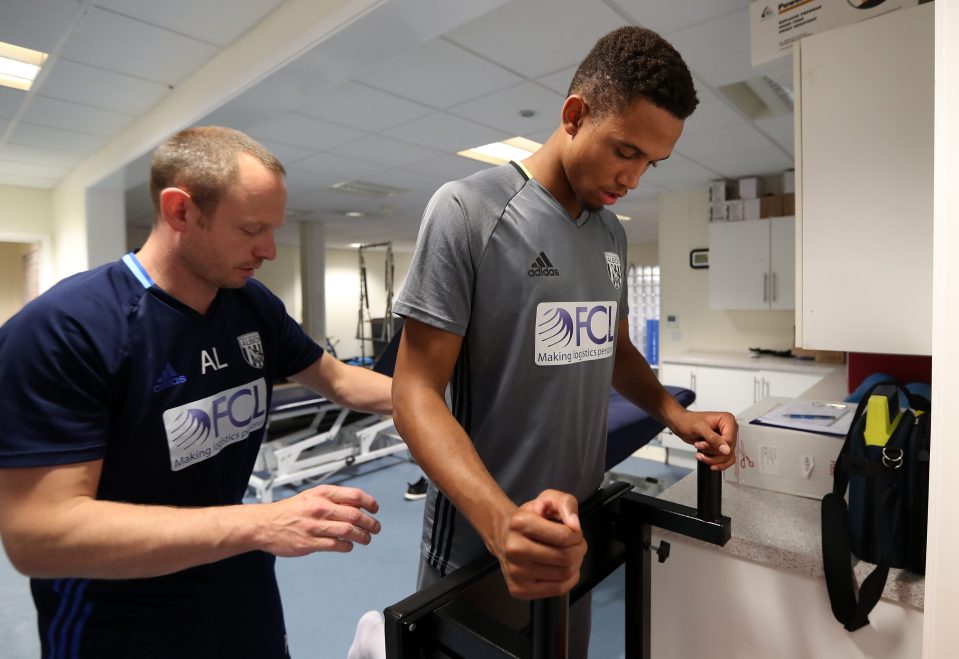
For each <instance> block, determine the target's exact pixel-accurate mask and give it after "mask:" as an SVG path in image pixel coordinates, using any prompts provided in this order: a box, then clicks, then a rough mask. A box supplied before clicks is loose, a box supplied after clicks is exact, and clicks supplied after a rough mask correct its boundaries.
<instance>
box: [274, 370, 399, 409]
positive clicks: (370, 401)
mask: <svg viewBox="0 0 959 659" xmlns="http://www.w3.org/2000/svg"><path fill="white" fill-rule="evenodd" d="M291 379H292V380H293V381H294V382H297V383H299V384H302V385H303V386H305V387H309V388H310V389H313V390H314V391H317V392H319V393H321V394H323V395H324V396H325V397H326V398H328V399H329V400H331V401H333V402H334V403H336V404H337V405H341V406H343V407H347V408H349V409H351V410H357V411H360V412H370V413H372V414H392V413H393V402H392V399H391V394H390V388H391V385H392V382H391V380H390V378H388V377H386V376H385V375H381V374H380V373H376V372H375V371H371V370H369V369H367V368H361V367H359V366H349V365H347V364H344V363H343V362H341V361H338V360H337V359H335V358H334V357H330V356H329V355H323V357H322V358H320V359H318V360H317V361H316V362H315V363H314V364H312V365H311V366H309V367H308V368H306V369H304V370H303V371H300V372H299V373H297V374H296V375H294V376H292V378H291Z"/></svg>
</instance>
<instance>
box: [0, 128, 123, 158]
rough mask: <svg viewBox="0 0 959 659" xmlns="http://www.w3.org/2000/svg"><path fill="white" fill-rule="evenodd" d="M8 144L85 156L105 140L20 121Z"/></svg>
mask: <svg viewBox="0 0 959 659" xmlns="http://www.w3.org/2000/svg"><path fill="white" fill-rule="evenodd" d="M9 142H10V144H21V145H24V146H33V147H38V148H41V149H49V150H50V151H63V152H65V153H71V154H75V155H78V156H86V155H88V154H90V153H93V151H95V150H96V149H97V148H98V147H99V146H100V145H102V144H104V143H105V142H106V138H104V137H99V136H96V135H85V134H83V133H76V132H73V131H70V130H60V129H59V128H50V127H48V126H36V125H34V124H28V123H26V122H24V121H21V122H19V123H17V125H16V126H15V127H14V129H13V133H12V134H11V135H10V138H9Z"/></svg>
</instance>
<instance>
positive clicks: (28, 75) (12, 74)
mask: <svg viewBox="0 0 959 659" xmlns="http://www.w3.org/2000/svg"><path fill="white" fill-rule="evenodd" d="M46 61H47V54H46V53H41V52H40V51H39V50H30V49H29V48H23V47H22V46H14V45H13V44H12V43H4V42H3V41H0V85H3V86H4V87H13V88H14V89H22V90H23V91H27V90H28V89H30V87H32V86H33V81H34V80H36V79H37V75H38V74H39V73H40V67H42V66H43V63H44V62H46Z"/></svg>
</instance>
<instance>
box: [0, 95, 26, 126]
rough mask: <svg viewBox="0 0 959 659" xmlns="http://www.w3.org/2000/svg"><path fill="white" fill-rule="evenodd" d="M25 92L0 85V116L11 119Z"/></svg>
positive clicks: (24, 96)
mask: <svg viewBox="0 0 959 659" xmlns="http://www.w3.org/2000/svg"><path fill="white" fill-rule="evenodd" d="M26 97H27V93H26V92H23V91H20V90H19V89H11V88H10V87H0V117H2V118H4V119H13V115H15V114H16V113H17V110H18V109H19V108H20V104H21V103H22V102H23V99H25V98H26Z"/></svg>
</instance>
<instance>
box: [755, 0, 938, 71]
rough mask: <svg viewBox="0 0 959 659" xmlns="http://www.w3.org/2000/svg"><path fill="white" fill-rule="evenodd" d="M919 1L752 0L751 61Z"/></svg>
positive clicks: (757, 61) (766, 58)
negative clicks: (817, 34) (828, 31)
mask: <svg viewBox="0 0 959 659" xmlns="http://www.w3.org/2000/svg"><path fill="white" fill-rule="evenodd" d="M918 4H919V0H786V1H781V2H771V1H770V0H751V2H750V3H749V35H750V43H751V46H752V48H751V53H752V64H753V66H756V65H757V64H762V63H763V62H768V61H770V60H774V59H776V58H777V57H781V56H783V55H785V54H786V53H788V52H789V51H790V50H791V48H792V45H793V44H794V43H795V42H796V41H799V40H800V39H802V38H803V37H808V36H809V35H811V34H816V33H817V32H825V31H826V30H832V29H834V28H837V27H842V26H843V25H849V24H851V23H858V22H859V21H863V20H866V19H867V18H874V17H876V16H880V15H882V14H886V13H888V12H890V11H896V10H897V9H902V8H903V7H912V6H915V5H918Z"/></svg>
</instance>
